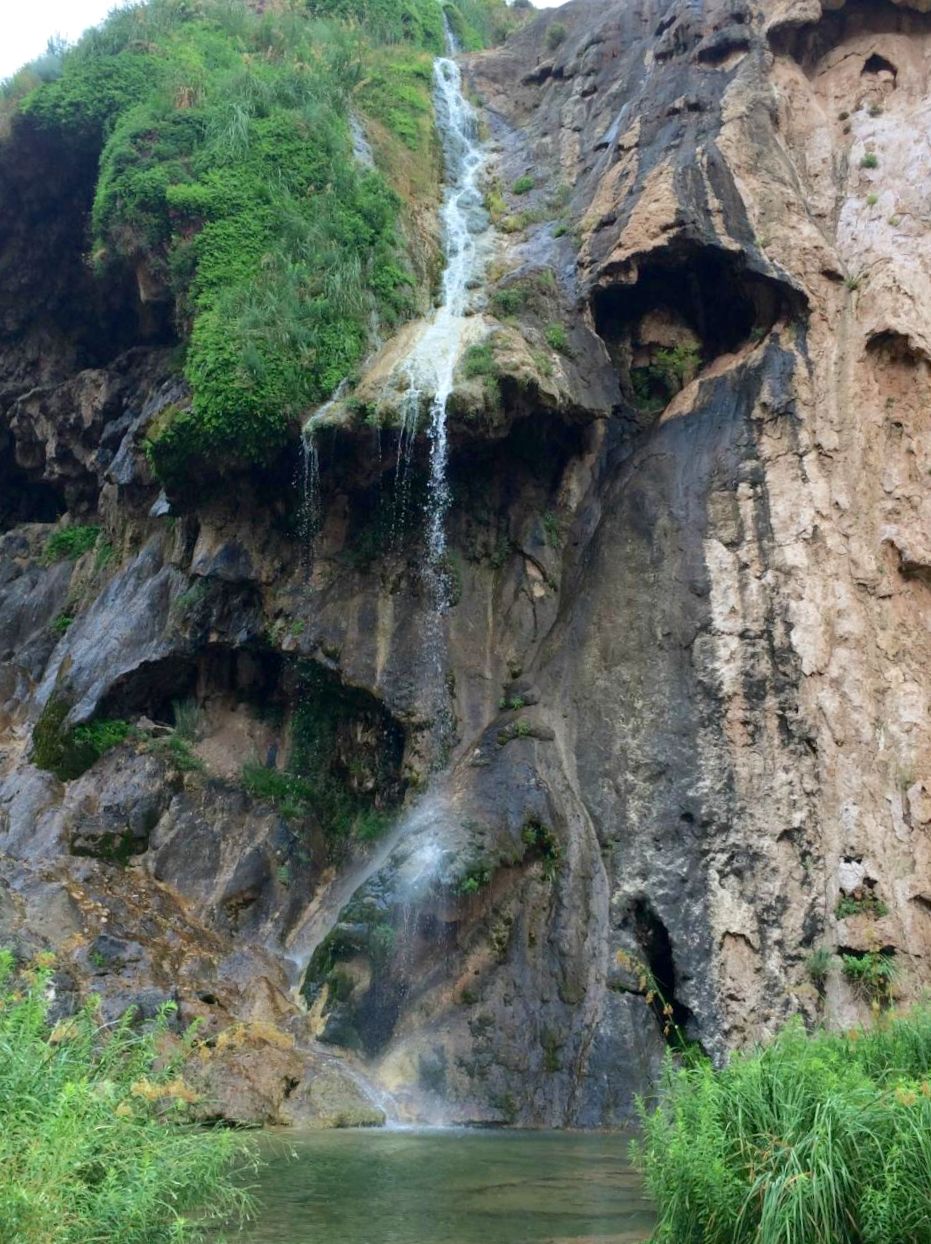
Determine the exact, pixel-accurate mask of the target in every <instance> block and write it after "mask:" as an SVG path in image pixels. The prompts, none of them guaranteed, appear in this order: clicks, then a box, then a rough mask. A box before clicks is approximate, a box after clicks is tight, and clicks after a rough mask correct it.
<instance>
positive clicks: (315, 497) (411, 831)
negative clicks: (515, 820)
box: [286, 19, 488, 1120]
mask: <svg viewBox="0 0 931 1244" xmlns="http://www.w3.org/2000/svg"><path fill="white" fill-rule="evenodd" d="M444 20H445V19H444ZM446 40H447V50H448V52H449V55H448V56H439V57H437V58H436V60H435V62H434V101H435V108H436V124H437V130H438V132H439V135H440V138H441V141H442V146H443V154H444V167H445V192H444V197H443V206H442V210H441V223H442V232H443V250H444V257H445V260H446V263H445V267H444V272H443V281H442V296H441V300H440V303H439V305H438V306H437V307H436V309H435V311H434V312H433V314H432V316H431V317H430V318H429V319H428V320H426V321H425V322H424V324H423V327H422V329H421V331H420V333H419V335H418V336H417V338H416V340H415V343H414V345H413V347H412V348H411V350H410V352H409V354H408V357H407V358H406V359H405V361H404V363H403V366H402V377H403V379H404V380H405V381H406V395H405V400H404V403H403V426H402V430H401V434H400V439H399V445H398V463H397V468H396V491H395V510H396V516H397V511H398V506H401V507H404V506H406V505H407V503H408V500H409V494H410V470H409V468H410V465H411V460H412V455H413V446H414V441H415V438H416V436H417V435H418V432H419V430H420V426H421V420H422V417H423V415H424V413H425V412H426V414H427V425H426V430H427V436H428V439H429V470H428V482H427V490H426V496H425V499H424V503H423V512H424V519H425V543H426V557H425V559H424V566H423V582H424V585H425V587H426V596H427V607H426V610H425V616H424V621H423V657H424V660H423V666H422V672H421V679H422V683H421V686H422V692H423V699H424V706H425V708H426V709H427V711H428V712H429V714H430V717H431V719H432V721H433V723H434V724H433V729H432V742H433V751H434V760H435V761H437V762H439V761H441V760H442V759H443V757H444V755H445V751H446V748H447V746H448V744H449V743H450V742H451V739H452V733H453V720H452V713H451V709H450V705H449V697H448V691H447V687H446V630H445V614H446V612H447V610H448V608H449V605H450V576H449V570H448V565H447V544H446V520H447V515H448V512H449V506H450V488H449V480H448V459H449V450H448V441H447V427H446V416H447V406H448V403H449V397H450V394H451V392H452V388H453V377H454V373H455V368H456V363H457V361H458V359H459V356H460V354H461V352H462V349H463V346H464V343H465V341H466V340H467V332H468V328H467V326H468V323H469V316H468V311H469V296H470V291H471V290H472V289H473V288H475V286H476V284H477V282H478V279H479V275H480V272H481V268H482V264H483V259H484V247H483V246H482V245H481V244H480V239H481V236H482V234H484V233H486V232H487V230H488V216H487V213H486V212H485V210H484V207H483V196H482V192H481V190H480V188H479V184H478V182H479V176H480V173H481V170H482V166H483V164H484V160H485V153H484V151H483V149H482V146H481V144H480V141H479V132H478V121H477V118H476V115H475V112H474V110H473V109H472V107H471V105H470V104H469V103H468V101H467V100H466V98H465V96H464V95H463V92H462V77H461V74H460V71H459V67H458V65H457V64H456V62H455V61H454V60H453V59H452V56H453V55H454V54H455V52H456V51H457V48H456V43H455V39H454V38H453V35H452V32H451V30H450V29H449V26H448V23H447V24H446ZM344 389H345V382H344V384H343V385H341V386H340V388H339V389H338V390H337V391H336V393H335V394H334V395H333V396H332V398H331V399H330V401H329V402H327V403H326V404H324V405H323V406H322V407H320V409H319V410H318V411H316V412H315V414H314V415H312V416H311V418H310V419H309V420H308V421H307V423H306V424H305V427H304V465H303V473H302V487H303V501H302V524H301V526H302V533H303V536H304V541H303V543H304V547H305V555H306V557H307V558H308V566H310V567H311V568H312V564H313V544H314V539H315V537H316V535H317V532H318V530H319V527H320V524H321V521H322V512H321V503H320V462H319V450H318V444H317V435H318V430H319V428H320V427H321V426H322V425H323V423H324V422H325V416H326V414H327V412H328V410H329V409H330V407H331V406H332V405H333V403H334V402H336V401H338V400H339V399H340V398H341V397H342V396H343V392H344ZM396 530H397V524H396ZM441 802H442V801H441V800H440V798H439V796H438V794H437V791H436V789H435V788H434V790H433V792H432V793H430V794H427V795H426V796H424V797H423V798H422V799H420V800H419V801H418V804H417V805H416V807H415V808H413V809H412V810H411V811H410V812H409V813H408V814H407V815H406V816H403V817H402V818H401V819H400V820H399V822H398V823H397V825H396V826H395V827H394V829H393V830H392V831H391V832H390V833H389V834H388V835H386V837H385V838H384V839H383V840H382V841H381V842H380V843H379V844H378V845H377V846H376V847H375V848H374V849H373V850H371V851H370V852H369V853H368V854H367V855H365V856H364V857H362V858H359V859H357V860H356V862H355V863H354V864H353V865H351V866H350V867H349V868H348V869H347V870H346V871H344V872H343V873H342V875H339V876H337V877H336V878H335V879H334V881H333V882H332V884H331V885H329V886H325V887H321V889H320V891H319V894H318V896H317V897H315V899H314V900H313V902H312V903H311V904H310V906H309V908H308V911H307V913H306V915H305V918H304V920H303V921H302V923H301V925H300V926H299V927H298V928H297V929H296V930H295V931H294V933H293V934H292V936H291V938H290V939H289V942H288V945H287V947H286V954H287V957H288V959H289V960H290V962H291V964H292V966H293V969H294V978H295V979H296V981H297V986H298V987H299V984H300V981H301V980H302V978H303V976H304V973H305V972H306V970H307V966H308V964H309V963H310V961H311V959H312V957H313V954H314V951H315V950H316V949H317V948H318V946H319V945H320V944H321V942H322V941H323V939H324V938H325V937H326V936H327V934H328V933H329V932H330V931H331V930H332V929H333V928H334V927H335V925H336V924H337V922H338V920H339V918H340V913H341V911H342V910H343V908H344V907H345V906H346V904H347V903H348V902H349V900H350V899H351V898H352V896H353V895H354V894H355V893H356V892H357V891H358V890H359V889H360V888H361V887H362V886H364V885H365V883H366V882H367V881H368V880H369V879H370V878H372V877H373V876H374V875H375V873H376V872H378V871H379V869H381V868H382V867H384V865H385V864H386V863H387V862H388V859H389V857H390V855H391V853H392V852H393V851H394V850H395V849H396V847H397V846H398V844H399V842H400V841H401V839H402V838H404V837H407V836H408V835H410V836H411V838H412V839H414V840H415V841H416V842H417V848H416V852H415V854H414V855H413V856H412V857H411V859H409V860H408V861H406V862H405V863H406V868H407V871H409V872H410V873H411V877H410V879H409V880H410V885H409V891H410V903H409V907H410V910H409V911H408V920H409V922H413V920H414V918H415V912H414V907H415V905H416V903H417V899H418V894H419V891H420V889H421V888H422V887H423V886H424V885H425V884H426V883H427V881H429V879H430V875H432V871H433V869H434V868H435V865H436V862H437V858H438V856H439V854H440V844H439V843H438V842H436V841H435V839H434V836H433V828H432V827H433V826H436V825H439V824H441V823H442V820H443V813H444V808H443V807H442V806H439V805H440V803H441ZM407 881H408V878H407V877H406V876H405V882H407ZM357 1074H358V1075H359V1076H360V1079H364V1077H362V1076H361V1073H357ZM369 1088H370V1089H371V1091H370V1092H367V1093H366V1095H367V1096H368V1097H369V1098H370V1100H372V1101H375V1093H376V1092H377V1090H376V1089H375V1087H374V1086H369ZM378 1104H379V1105H381V1104H382V1103H381V1102H379V1103H378ZM390 1118H391V1111H390V1107H389V1120H390Z"/></svg>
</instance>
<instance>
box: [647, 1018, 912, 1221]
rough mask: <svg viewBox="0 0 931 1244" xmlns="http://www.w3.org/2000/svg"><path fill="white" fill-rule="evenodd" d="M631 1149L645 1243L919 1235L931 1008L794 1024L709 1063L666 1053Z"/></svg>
mask: <svg viewBox="0 0 931 1244" xmlns="http://www.w3.org/2000/svg"><path fill="white" fill-rule="evenodd" d="M640 1113H641V1121H642V1124H643V1138H642V1140H641V1141H639V1142H638V1143H637V1144H636V1145H635V1146H634V1157H635V1160H636V1161H637V1163H638V1164H639V1165H640V1166H641V1167H642V1169H643V1170H644V1173H645V1175H646V1180H647V1184H648V1187H649V1189H650V1191H651V1193H652V1194H653V1196H654V1198H655V1200H656V1202H657V1205H658V1208H659V1225H658V1227H657V1229H656V1231H655V1233H654V1236H653V1241H654V1244H906V1242H910V1244H927V1242H928V1241H929V1240H931V1218H929V1215H928V1188H929V1187H931V1010H929V1009H928V1008H927V1007H921V1008H918V1009H916V1010H915V1011H913V1012H912V1013H911V1014H910V1015H908V1016H898V1017H894V1018H888V1019H886V1020H884V1022H883V1023H882V1024H881V1025H878V1026H877V1027H875V1028H874V1029H872V1030H869V1031H867V1030H861V1029H857V1030H854V1031H852V1032H850V1033H847V1034H840V1033H833V1034H828V1033H824V1032H819V1033H816V1034H815V1035H813V1036H808V1035H806V1033H805V1031H804V1029H803V1028H802V1025H801V1023H800V1022H793V1023H791V1024H790V1025H789V1026H788V1027H787V1028H785V1029H784V1030H783V1031H782V1032H781V1033H780V1034H779V1036H777V1037H776V1038H775V1040H773V1041H772V1042H771V1043H770V1044H769V1045H767V1046H765V1047H763V1048H758V1049H755V1050H752V1051H750V1052H748V1053H740V1054H735V1055H733V1057H732V1058H731V1060H730V1062H729V1063H728V1064H727V1066H725V1067H724V1068H722V1069H720V1070H716V1069H715V1068H714V1067H713V1066H712V1065H711V1063H710V1062H709V1061H707V1060H705V1059H701V1060H699V1059H695V1058H692V1059H691V1060H690V1061H689V1062H688V1063H687V1064H686V1065H685V1066H677V1065H676V1064H675V1062H674V1061H673V1060H672V1059H671V1058H670V1059H668V1060H667V1064H666V1069H665V1072H664V1075H663V1080H662V1085H661V1089H660V1104H659V1105H658V1106H657V1107H656V1108H655V1109H652V1110H651V1109H647V1108H646V1107H645V1106H644V1105H643V1104H642V1103H641V1106H640Z"/></svg>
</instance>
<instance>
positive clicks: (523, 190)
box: [511, 173, 537, 194]
mask: <svg viewBox="0 0 931 1244" xmlns="http://www.w3.org/2000/svg"><path fill="white" fill-rule="evenodd" d="M536 184H537V183H536V182H535V181H534V179H533V177H532V176H531V175H530V173H522V174H521V176H520V177H518V179H517V181H515V183H514V185H513V186H512V187H511V193H512V194H527V193H528V192H529V191H531V190H532V189H533V188H534V186H535V185H536Z"/></svg>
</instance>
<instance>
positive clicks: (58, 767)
mask: <svg viewBox="0 0 931 1244" xmlns="http://www.w3.org/2000/svg"><path fill="white" fill-rule="evenodd" d="M69 711H70V706H69V704H68V701H67V700H65V699H63V698H62V697H61V696H58V695H55V696H52V698H51V699H50V700H49V702H48V704H46V706H45V708H44V709H43V710H42V713H41V715H40V716H39V720H38V721H37V722H36V725H35V729H34V730H33V732H32V761H33V763H34V764H35V765H37V766H38V767H39V768H40V769H48V770H49V771H50V772H51V773H54V774H55V776H56V777H57V778H59V779H60V780H61V781H62V782H69V781H71V780H72V779H73V778H77V777H80V776H81V774H82V773H86V772H87V770H88V769H89V768H90V767H91V765H92V764H94V763H96V761H98V760H99V759H100V757H101V756H102V755H103V754H104V752H107V751H109V750H110V748H111V747H116V746H117V745H118V744H119V743H122V742H123V741H124V740H125V739H127V738H128V737H129V735H130V733H131V730H132V727H131V726H130V724H129V722H128V721H122V720H120V719H118V718H117V719H107V718H98V719H97V720H96V721H90V722H87V723H85V724H84V725H81V726H68V725H67V724H66V719H67V716H68V713H69Z"/></svg>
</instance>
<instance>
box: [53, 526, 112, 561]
mask: <svg viewBox="0 0 931 1244" xmlns="http://www.w3.org/2000/svg"><path fill="white" fill-rule="evenodd" d="M99 536H100V528H99V527H91V526H82V525H81V524H79V523H75V524H73V525H72V526H71V527H62V528H60V529H59V530H58V531H53V532H52V534H51V535H50V536H49V538H48V539H47V540H46V542H45V548H44V549H43V550H42V560H43V561H44V562H45V564H46V566H51V565H52V563H53V562H60V561H65V560H68V561H77V559H78V558H79V557H81V556H83V554H85V553H86V552H87V551H88V550H89V549H92V548H93V547H94V545H95V544H96V543H97V540H98V537H99Z"/></svg>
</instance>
